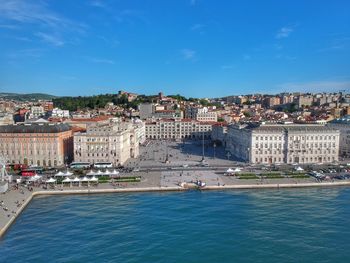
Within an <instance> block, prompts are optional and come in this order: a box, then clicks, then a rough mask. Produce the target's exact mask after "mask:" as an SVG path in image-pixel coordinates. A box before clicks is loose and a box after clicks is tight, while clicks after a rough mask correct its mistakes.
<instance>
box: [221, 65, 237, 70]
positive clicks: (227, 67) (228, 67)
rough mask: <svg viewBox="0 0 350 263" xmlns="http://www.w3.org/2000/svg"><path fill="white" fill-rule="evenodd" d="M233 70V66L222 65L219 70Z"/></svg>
mask: <svg viewBox="0 0 350 263" xmlns="http://www.w3.org/2000/svg"><path fill="white" fill-rule="evenodd" d="M233 68H234V66H233V65H222V66H221V69H222V70H229V69H233Z"/></svg>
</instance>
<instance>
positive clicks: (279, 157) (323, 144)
mask: <svg viewBox="0 0 350 263" xmlns="http://www.w3.org/2000/svg"><path fill="white" fill-rule="evenodd" d="M226 146H227V150H228V151H229V152H230V153H231V154H232V155H234V156H236V157H237V158H240V159H242V160H244V161H247V162H250V163H262V164H271V163H288V164H292V163H300V164H303V163H332V162H336V161H338V152H339V130H335V129H332V128H329V127H327V126H324V125H296V124H289V125H260V126H259V125H253V124H244V125H231V126H229V128H228V132H227V142H226Z"/></svg>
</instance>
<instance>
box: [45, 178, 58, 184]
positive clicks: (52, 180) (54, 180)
mask: <svg viewBox="0 0 350 263" xmlns="http://www.w3.org/2000/svg"><path fill="white" fill-rule="evenodd" d="M55 182H56V179H53V178H50V179H49V180H46V182H45V183H48V184H50V183H55Z"/></svg>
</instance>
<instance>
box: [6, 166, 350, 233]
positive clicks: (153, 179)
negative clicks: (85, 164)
mask: <svg viewBox="0 0 350 263" xmlns="http://www.w3.org/2000/svg"><path fill="white" fill-rule="evenodd" d="M142 178H143V179H142V181H141V182H139V183H128V184H124V185H119V186H116V185H112V184H110V183H103V184H99V185H97V186H90V187H62V186H60V185H56V187H55V188H52V189H43V188H42V187H33V188H30V190H29V189H28V188H26V187H24V186H20V187H19V188H18V189H14V188H13V187H11V189H10V190H9V191H8V192H6V193H4V194H1V195H0V204H1V206H0V237H1V236H3V235H4V234H5V232H6V231H7V230H8V228H9V227H10V226H11V224H12V223H13V222H14V221H15V219H16V218H17V216H18V215H19V214H20V213H21V212H22V211H23V209H24V208H25V207H26V206H27V205H28V204H29V203H30V201H31V200H32V198H33V197H35V196H45V195H67V194H102V193H125V192H152V191H185V190H187V189H186V188H183V187H181V186H179V184H178V183H179V182H180V181H181V180H182V181H183V182H189V180H190V179H192V181H193V180H196V179H201V180H202V181H204V182H206V186H205V187H204V188H201V190H226V189H268V188H270V189H271V188H275V189H280V188H299V187H332V186H350V181H334V182H331V181H328V182H316V181H314V180H312V179H298V180H295V179H292V178H285V179H271V180H264V181H259V180H239V179H235V178H232V177H227V176H223V175H214V173H212V172H210V171H206V172H200V173H197V174H196V173H191V174H187V175H181V176H180V175H179V174H178V175H177V176H176V175H175V174H174V173H173V172H170V171H169V172H163V173H158V174H147V175H146V174H143V176H142Z"/></svg>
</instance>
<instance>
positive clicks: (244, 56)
mask: <svg viewBox="0 0 350 263" xmlns="http://www.w3.org/2000/svg"><path fill="white" fill-rule="evenodd" d="M251 59H252V57H251V56H250V55H247V54H245V55H243V60H245V61H248V60H251Z"/></svg>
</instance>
